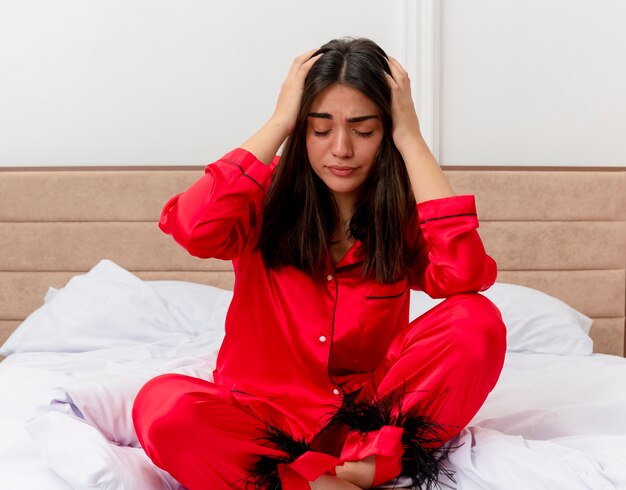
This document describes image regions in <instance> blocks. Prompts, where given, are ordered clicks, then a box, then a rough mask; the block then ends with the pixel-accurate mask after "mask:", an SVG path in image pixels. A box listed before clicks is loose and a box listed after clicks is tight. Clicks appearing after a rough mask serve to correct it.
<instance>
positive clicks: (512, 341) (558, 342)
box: [411, 283, 593, 355]
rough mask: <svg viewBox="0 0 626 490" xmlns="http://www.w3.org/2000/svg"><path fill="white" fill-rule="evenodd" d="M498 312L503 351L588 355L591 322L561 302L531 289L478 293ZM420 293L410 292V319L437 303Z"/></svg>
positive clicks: (501, 287)
mask: <svg viewBox="0 0 626 490" xmlns="http://www.w3.org/2000/svg"><path fill="white" fill-rule="evenodd" d="M480 294H482V295H484V296H486V297H487V298H489V299H490V300H491V301H492V302H493V303H494V304H495V305H496V306H497V307H498V309H499V310H500V312H501V313H502V319H503V320H504V324H505V325H506V327H507V351H509V352H535V353H540V354H559V355H568V354H569V355H589V354H591V353H592V351H593V341H592V340H591V338H590V337H589V335H588V333H589V329H590V328H591V323H592V319H591V318H589V317H587V316H585V315H583V314H582V313H580V312H579V311H577V310H575V309H574V308H572V307H571V306H569V305H568V304H566V303H564V302H563V301H561V300H559V299H557V298H554V297H553V296H550V295H548V294H546V293H543V292H541V291H538V290H536V289H533V288H529V287H525V286H518V285H517V284H506V283H495V284H494V285H493V286H491V287H490V288H489V289H488V290H487V291H483V292H482V293H480ZM441 301H443V300H441V299H432V298H430V297H429V296H428V295H427V294H426V293H424V292H421V291H411V319H413V318H416V317H417V316H419V315H421V314H423V313H425V312H426V311H428V310H429V309H430V308H432V307H433V306H435V305H437V304H439V303H440V302H441Z"/></svg>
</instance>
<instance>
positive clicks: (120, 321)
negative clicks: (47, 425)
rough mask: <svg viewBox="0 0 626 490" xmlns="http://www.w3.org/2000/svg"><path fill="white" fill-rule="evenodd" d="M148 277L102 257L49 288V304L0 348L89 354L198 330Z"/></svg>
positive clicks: (3, 351)
mask: <svg viewBox="0 0 626 490" xmlns="http://www.w3.org/2000/svg"><path fill="white" fill-rule="evenodd" d="M175 310H176V309H175V308H172V307H171V306H170V305H169V304H168V302H167V301H165V300H164V299H163V298H161V296H159V294H157V292H155V290H154V289H153V288H151V287H149V286H148V285H147V283H146V281H142V280H141V279H139V278H138V277H137V276H135V275H133V274H132V273H130V272H128V271H127V270H125V269H123V268H122V267H120V266H118V265H117V264H115V263H114V262H112V261H110V260H108V259H104V260H101V261H100V262H99V263H98V264H97V265H96V266H95V267H93V268H92V269H91V270H90V271H89V272H88V273H86V274H82V275H77V276H74V277H72V279H70V281H69V282H68V283H67V285H66V286H65V287H64V288H62V289H59V290H54V289H53V288H51V289H49V290H48V293H47V294H46V300H45V303H44V304H43V305H42V306H41V307H40V308H38V309H37V310H35V311H34V312H33V313H31V314H30V315H29V316H28V318H26V319H25V320H24V321H23V322H22V323H21V325H20V326H19V327H18V328H17V329H16V331H15V332H13V334H12V335H11V336H10V337H9V338H8V339H7V341H6V342H5V344H4V345H3V346H2V348H0V355H3V356H8V355H10V354H13V353H17V352H33V351H40V352H42V351H47V352H84V351H91V350H97V349H103V348H108V347H114V346H121V345H129V344H142V343H149V342H157V341H162V340H164V339H165V338H168V337H171V336H179V335H180V334H181V333H184V334H192V335H196V334H198V326H197V325H196V324H194V323H193V322H181V315H180V314H178V313H177V312H176V311H175Z"/></svg>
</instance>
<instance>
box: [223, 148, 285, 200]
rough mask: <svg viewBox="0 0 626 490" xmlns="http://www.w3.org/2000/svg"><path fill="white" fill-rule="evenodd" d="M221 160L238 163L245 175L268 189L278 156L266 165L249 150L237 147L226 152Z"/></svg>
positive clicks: (264, 188)
mask: <svg viewBox="0 0 626 490" xmlns="http://www.w3.org/2000/svg"><path fill="white" fill-rule="evenodd" d="M220 160H222V161H224V162H228V163H231V164H233V165H236V166H237V167H239V168H240V169H241V172H242V174H243V175H245V176H247V177H249V178H250V179H252V180H253V181H254V182H256V183H257V184H258V185H259V187H261V188H262V189H263V190H267V187H268V186H269V182H270V177H271V176H272V173H273V172H274V168H275V167H276V164H277V162H278V157H276V158H274V160H273V161H272V163H271V164H270V165H265V164H264V163H263V162H262V161H260V160H259V159H258V158H257V157H256V156H254V155H253V154H252V153H250V152H249V151H248V150H244V149H243V148H236V149H234V150H232V151H229V152H228V153H226V155H224V156H223V157H222V158H221V159H220Z"/></svg>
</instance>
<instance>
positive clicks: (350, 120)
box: [307, 112, 378, 123]
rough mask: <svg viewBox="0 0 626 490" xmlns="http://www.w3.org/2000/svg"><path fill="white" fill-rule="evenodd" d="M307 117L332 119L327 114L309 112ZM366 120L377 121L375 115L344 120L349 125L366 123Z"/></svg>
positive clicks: (330, 115) (331, 116)
mask: <svg viewBox="0 0 626 490" xmlns="http://www.w3.org/2000/svg"><path fill="white" fill-rule="evenodd" d="M307 117H317V118H318V119H333V115H332V114H329V113H328V112H309V113H308V114H307ZM368 119H378V116H377V115H376V114H369V115H367V116H356V117H349V118H348V119H346V121H348V122H349V123H356V122H361V121H367V120H368Z"/></svg>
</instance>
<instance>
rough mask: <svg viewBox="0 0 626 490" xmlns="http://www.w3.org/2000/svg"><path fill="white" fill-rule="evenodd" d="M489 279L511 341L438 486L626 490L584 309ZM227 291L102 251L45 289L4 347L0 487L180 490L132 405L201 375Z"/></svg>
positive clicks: (620, 402) (611, 384)
mask: <svg viewBox="0 0 626 490" xmlns="http://www.w3.org/2000/svg"><path fill="white" fill-rule="evenodd" d="M493 289H494V291H493V292H492V293H491V294H492V298H491V299H492V300H494V302H496V304H497V305H498V306H499V308H500V309H501V310H502V312H503V316H504V317H505V320H506V323H507V327H508V329H509V332H508V334H507V338H508V340H509V352H507V358H506V362H505V366H504V370H503V372H502V375H501V377H500V380H499V382H498V384H497V386H496V387H495V389H494V390H493V392H492V393H491V394H490V396H489V398H488V399H487V401H486V403H485V405H484V406H483V407H482V409H481V410H480V412H479V413H478V414H477V415H476V416H475V417H474V420H473V421H472V422H471V423H470V424H469V426H468V427H467V428H466V429H465V430H463V431H462V432H461V433H460V434H459V436H458V437H457V438H456V439H455V440H453V441H451V443H450V444H451V445H453V446H459V447H458V449H456V450H455V451H454V452H453V453H452V454H451V457H450V469H452V470H453V471H454V474H455V476H454V478H455V482H454V483H453V482H441V483H442V487H443V488H446V485H448V486H450V487H451V488H458V489H460V490H485V489H494V490H495V489H497V490H517V489H519V490H529V489H533V490H535V489H546V490H547V489H550V490H554V489H564V490H577V489H593V490H598V489H623V490H626V389H625V387H626V359H624V358H618V357H614V356H605V355H588V353H589V350H590V349H589V347H590V339H589V338H588V336H587V331H588V327H589V325H590V320H589V319H588V318H586V317H584V315H581V314H580V313H578V312H575V311H572V310H571V308H569V307H567V305H564V304H563V303H561V302H558V301H556V300H553V299H551V298H549V297H546V296H545V295H543V294H542V293H538V292H535V291H531V290H528V288H521V289H517V288H513V287H509V286H506V285H501V286H500V287H499V288H498V287H494V288H493ZM518 293H519V294H518ZM498 294H503V296H502V297H501V298H500V301H499V302H498V300H499V298H498ZM515 294H518V295H517V296H512V295H515ZM229 295H230V293H229V292H226V291H222V290H217V289H216V288H209V287H207V286H200V285H194V284H190V283H187V284H183V283H175V282H167V281H165V282H161V283H159V282H152V283H150V282H148V281H141V280H139V279H138V278H136V277H135V276H133V275H132V274H130V273H128V272H127V271H124V270H123V269H121V268H119V266H116V265H115V264H113V263H111V262H110V261H103V262H102V263H101V264H98V266H96V267H95V268H94V269H92V271H90V273H89V274H87V275H85V276H77V277H76V278H75V280H74V279H73V280H72V281H70V283H68V285H67V286H66V287H65V288H63V289H61V290H58V291H56V290H51V291H50V292H49V294H48V295H47V296H46V303H45V304H44V305H43V306H42V307H41V308H40V309H39V310H37V311H36V312H34V313H33V314H32V315H31V316H30V317H29V319H27V321H25V322H24V324H22V325H21V326H20V328H19V329H18V331H17V332H16V333H15V334H14V335H13V336H12V338H11V339H9V341H8V342H7V343H6V344H5V345H4V346H3V348H2V349H3V350H2V353H4V354H11V355H9V357H8V358H7V359H6V360H5V361H4V362H2V363H0V392H1V393H2V394H3V397H2V401H1V402H0V433H1V434H2V435H1V436H0V490H22V489H23V490H30V489H35V488H36V489H45V490H57V489H58V490H67V489H69V488H74V489H81V490H84V489H90V488H100V489H111V490H113V489H115V490H121V489H129V490H130V489H132V490H143V489H145V490H152V489H154V490H159V489H178V488H179V485H178V484H177V483H176V482H175V481H174V480H173V479H172V478H171V477H170V476H169V475H168V474H167V473H165V472H163V471H162V470H160V469H158V468H156V467H155V466H154V465H153V464H152V463H151V461H150V460H149V459H148V458H147V457H146V456H145V454H144V452H143V450H142V449H141V448H140V447H139V444H138V441H137V437H136V435H135V432H134V429H133V425H132V420H131V409H132V403H133V400H134V397H135V395H136V393H137V391H138V390H139V388H140V387H141V386H142V385H143V384H144V383H145V382H146V381H148V380H149V379H150V378H152V377H154V376H156V375H158V374H161V373H165V372H178V373H184V374H189V375H192V376H197V377H200V378H204V379H211V372H212V369H213V366H214V363H215V358H216V354H217V349H218V347H219V345H220V343H221V340H222V337H223V320H224V316H225V314H226V307H227V305H228V300H229V298H230V296H229ZM538 295H540V296H538ZM537 298H539V300H537ZM524 301H530V304H529V303H524ZM507 303H508V304H511V305H514V307H515V308H512V307H511V308H509V307H508V306H507ZM411 306H412V310H415V313H414V314H419V312H420V311H425V309H427V308H428V307H430V306H432V301H427V300H424V298H417V297H416V302H413V298H412V305H411ZM530 310H532V311H533V315H534V316H532V317H528V316H526V315H525V314H524V313H523V312H524V311H530ZM529 318H530V320H529Z"/></svg>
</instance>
